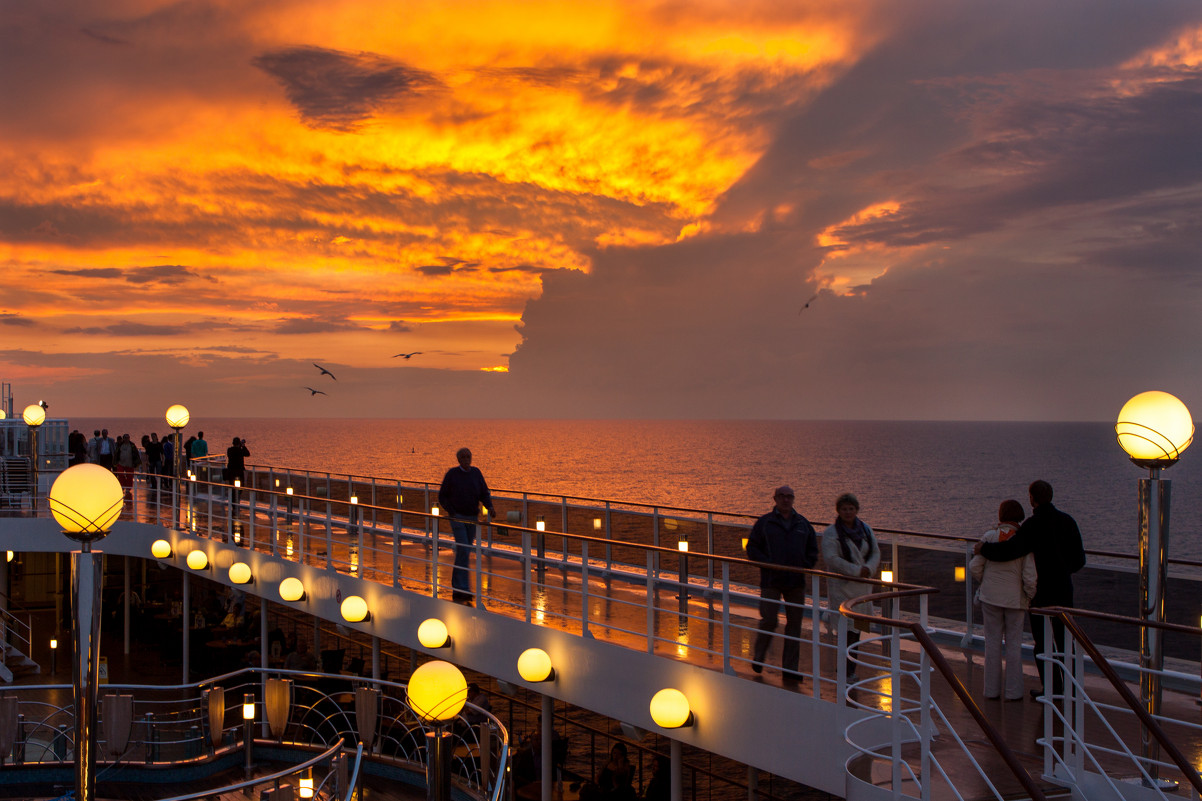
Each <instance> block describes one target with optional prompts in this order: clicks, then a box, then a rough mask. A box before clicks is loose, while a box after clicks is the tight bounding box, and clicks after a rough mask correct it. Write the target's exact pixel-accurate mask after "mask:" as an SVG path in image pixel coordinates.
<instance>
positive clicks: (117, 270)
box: [47, 264, 215, 286]
mask: <svg viewBox="0 0 1202 801" xmlns="http://www.w3.org/2000/svg"><path fill="white" fill-rule="evenodd" d="M47 272H50V273H53V274H54V275H68V276H73V277H76V278H124V279H125V280H126V281H128V282H129V283H131V284H166V285H168V286H176V285H179V284H184V283H187V281H188V280H190V279H192V278H201V277H204V276H200V275H198V274H197V273H195V272H193V271H192V270H190V269H189V268H187V267H184V266H182V265H179V264H160V265H156V266H153V267H81V268H78V269H56V270H48V271H47ZM207 280H215V279H212V278H208V279H207Z"/></svg>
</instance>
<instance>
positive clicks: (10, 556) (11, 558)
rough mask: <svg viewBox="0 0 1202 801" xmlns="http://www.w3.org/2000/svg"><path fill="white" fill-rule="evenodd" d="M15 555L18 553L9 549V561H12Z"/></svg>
mask: <svg viewBox="0 0 1202 801" xmlns="http://www.w3.org/2000/svg"><path fill="white" fill-rule="evenodd" d="M15 556H16V554H15V553H13V552H12V551H9V552H8V556H7V560H8V561H9V562H11V561H12V560H13V557H15Z"/></svg>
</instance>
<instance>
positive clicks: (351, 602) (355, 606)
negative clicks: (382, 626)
mask: <svg viewBox="0 0 1202 801" xmlns="http://www.w3.org/2000/svg"><path fill="white" fill-rule="evenodd" d="M340 611H341V612H342V619H343V620H345V621H346V622H348V623H363V622H365V621H368V620H371V610H369V609H368V608H367V601H365V600H363V598H362V597H361V596H358V595H348V596H346V598H344V599H343V600H342V607H341V609H340Z"/></svg>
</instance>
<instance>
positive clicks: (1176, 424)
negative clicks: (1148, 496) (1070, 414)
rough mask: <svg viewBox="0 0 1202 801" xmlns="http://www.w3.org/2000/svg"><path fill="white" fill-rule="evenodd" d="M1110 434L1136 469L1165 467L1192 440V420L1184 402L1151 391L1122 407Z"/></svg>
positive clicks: (1177, 456)
mask: <svg viewBox="0 0 1202 801" xmlns="http://www.w3.org/2000/svg"><path fill="white" fill-rule="evenodd" d="M1114 433H1115V434H1116V435H1117V436H1118V440H1119V446H1120V447H1121V448H1122V449H1123V450H1124V451H1126V452H1127V455H1128V456H1130V457H1131V461H1133V462H1135V463H1136V464H1137V465H1139V466H1140V467H1168V466H1169V465H1172V464H1173V463H1175V462H1176V461H1177V460H1178V459H1179V458H1181V452H1182V451H1184V450H1185V449H1186V448H1188V447H1189V445H1190V443H1191V442H1193V441H1194V421H1193V419H1192V418H1191V417H1190V413H1189V409H1187V408H1185V404H1184V403H1182V402H1181V401H1180V400H1178V399H1177V398H1176V397H1174V396H1172V395H1170V394H1169V393H1167V392H1159V391H1156V390H1153V391H1151V392H1141V393H1140V394H1138V395H1136V396H1135V397H1134V398H1132V399H1131V400H1129V401H1127V402H1126V403H1125V404H1123V408H1122V409H1120V410H1119V417H1118V422H1116V423H1115V425H1114Z"/></svg>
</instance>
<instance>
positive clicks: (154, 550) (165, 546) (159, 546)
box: [150, 540, 171, 559]
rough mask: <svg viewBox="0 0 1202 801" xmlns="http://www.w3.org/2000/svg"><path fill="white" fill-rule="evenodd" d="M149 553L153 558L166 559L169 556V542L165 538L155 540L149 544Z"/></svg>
mask: <svg viewBox="0 0 1202 801" xmlns="http://www.w3.org/2000/svg"><path fill="white" fill-rule="evenodd" d="M150 555H151V556H153V557H154V558H155V559H167V558H168V557H170V556H171V543H169V542H167V540H155V541H154V542H152V543H151V544H150Z"/></svg>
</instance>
